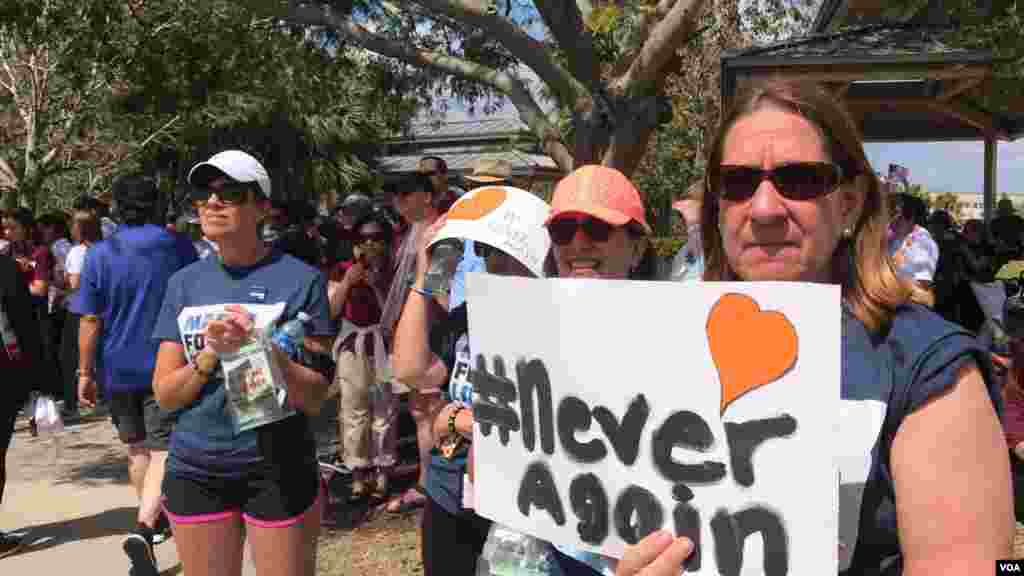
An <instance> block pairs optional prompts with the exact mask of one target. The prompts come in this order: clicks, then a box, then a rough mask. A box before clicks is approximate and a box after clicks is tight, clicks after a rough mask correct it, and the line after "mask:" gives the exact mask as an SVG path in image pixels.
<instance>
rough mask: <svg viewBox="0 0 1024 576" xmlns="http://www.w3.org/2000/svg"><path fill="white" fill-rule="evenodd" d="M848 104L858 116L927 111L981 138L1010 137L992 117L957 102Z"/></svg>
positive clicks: (872, 100) (916, 100)
mask: <svg viewBox="0 0 1024 576" xmlns="http://www.w3.org/2000/svg"><path fill="white" fill-rule="evenodd" d="M846 104H847V106H849V107H850V108H854V109H856V110H857V113H858V115H862V114H868V113H870V112H871V110H872V109H880V108H889V109H895V110H906V109H910V110H915V111H920V110H922V109H925V110H929V111H932V112H935V113H939V114H942V115H943V116H946V117H948V118H953V119H954V120H957V121H959V122H962V123H963V124H966V125H968V126H971V127H973V128H975V129H976V130H978V131H979V132H980V133H981V134H980V136H979V138H983V137H985V136H986V135H993V136H995V137H996V138H1003V139H1008V137H1009V136H1008V135H1007V133H1006V131H1005V130H1003V129H1001V128H1000V127H999V126H997V125H996V123H995V120H993V118H992V116H991V115H989V114H986V113H984V112H981V111H978V110H973V109H971V108H968V107H966V106H963V105H961V104H957V103H956V102H941V101H939V100H936V99H934V98H857V99H851V100H847V102H846Z"/></svg>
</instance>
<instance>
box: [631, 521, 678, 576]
mask: <svg viewBox="0 0 1024 576" xmlns="http://www.w3.org/2000/svg"><path fill="white" fill-rule="evenodd" d="M692 552H693V542H691V541H690V539H689V538H675V537H673V536H672V533H671V532H667V531H665V530H659V531H657V532H653V533H651V534H649V535H648V536H647V537H646V538H644V539H643V540H641V541H640V542H638V543H637V544H636V546H627V547H626V553H625V554H624V555H623V556H622V559H621V560H619V565H618V566H617V567H616V569H615V576H676V575H677V574H679V573H680V572H682V570H683V562H685V561H686V559H687V558H689V557H690V554H691V553H692Z"/></svg>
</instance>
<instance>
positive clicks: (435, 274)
mask: <svg viewBox="0 0 1024 576" xmlns="http://www.w3.org/2000/svg"><path fill="white" fill-rule="evenodd" d="M461 258H462V242H460V241H459V240H457V239H455V238H449V239H447V240H442V241H440V242H438V243H437V245H435V246H434V247H433V249H431V251H430V267H429V268H427V273H426V275H425V276H424V278H423V289H424V290H426V291H427V292H430V293H431V294H442V295H447V294H448V292H450V291H451V286H452V277H453V276H455V268H456V267H458V265H459V260H460V259H461Z"/></svg>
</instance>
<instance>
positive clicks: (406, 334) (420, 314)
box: [392, 277, 447, 388]
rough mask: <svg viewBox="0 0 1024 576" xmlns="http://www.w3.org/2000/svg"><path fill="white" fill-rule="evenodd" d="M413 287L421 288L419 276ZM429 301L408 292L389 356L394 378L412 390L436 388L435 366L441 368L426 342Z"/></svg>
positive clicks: (429, 299)
mask: <svg viewBox="0 0 1024 576" xmlns="http://www.w3.org/2000/svg"><path fill="white" fill-rule="evenodd" d="M414 286H415V287H416V288H422V287H423V279H422V277H420V278H418V279H417V281H416V284H415V285H414ZM431 301H432V299H431V298H430V297H429V296H424V295H423V294H420V293H419V292H416V290H412V291H410V292H409V298H408V299H407V300H406V301H405V306H404V307H403V308H402V315H401V316H400V317H399V319H398V326H397V327H396V328H395V343H394V355H393V357H392V363H393V366H392V367H393V369H394V377H395V379H396V380H399V381H400V382H403V383H405V384H407V385H409V386H412V387H414V388H433V387H435V386H437V382H438V379H437V378H436V376H437V369H436V368H435V367H434V365H435V364H438V365H441V369H444V365H443V364H442V363H441V361H440V359H438V358H437V357H436V356H434V354H433V353H432V352H431V351H430V345H429V342H428V338H429V329H430V314H431V312H430V306H431ZM431 368H434V370H431ZM445 372H447V370H445ZM432 376H433V377H432Z"/></svg>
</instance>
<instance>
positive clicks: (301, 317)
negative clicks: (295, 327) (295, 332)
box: [296, 312, 312, 323]
mask: <svg viewBox="0 0 1024 576" xmlns="http://www.w3.org/2000/svg"><path fill="white" fill-rule="evenodd" d="M296 318H298V319H299V322H303V323H305V322H309V321H310V320H312V318H311V317H310V316H309V314H306V313H305V312H299V313H298V314H297V315H296Z"/></svg>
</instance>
